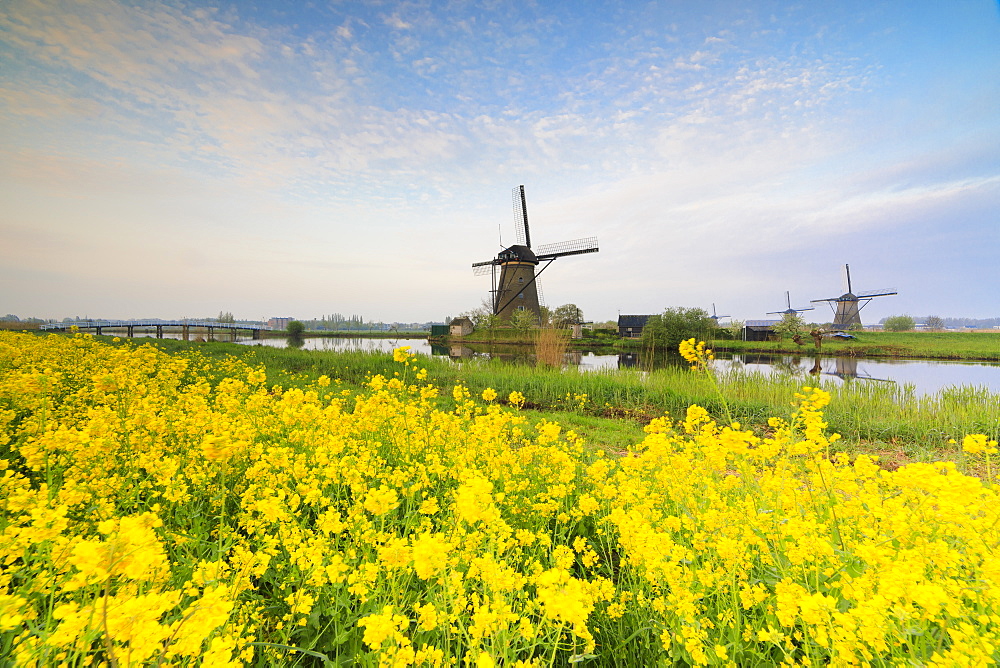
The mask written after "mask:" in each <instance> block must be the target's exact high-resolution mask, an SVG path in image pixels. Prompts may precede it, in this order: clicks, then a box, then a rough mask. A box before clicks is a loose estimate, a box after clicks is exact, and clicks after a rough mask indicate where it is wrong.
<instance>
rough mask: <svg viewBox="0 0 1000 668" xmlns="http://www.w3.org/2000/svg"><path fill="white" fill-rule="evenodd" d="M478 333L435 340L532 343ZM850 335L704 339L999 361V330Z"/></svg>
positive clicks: (743, 346)
mask: <svg viewBox="0 0 1000 668" xmlns="http://www.w3.org/2000/svg"><path fill="white" fill-rule="evenodd" d="M502 334H504V335H503V336H493V337H492V338H491V337H488V336H482V335H478V334H477V333H473V334H471V335H469V336H462V337H436V338H434V339H432V340H433V341H434V342H436V343H440V344H441V345H467V344H474V345H520V346H528V345H533V344H534V341H533V339H532V338H529V337H525V336H523V335H522V336H514V335H513V334H514V333H513V332H502ZM852 336H854V337H855V338H854V339H846V340H841V339H832V338H826V339H824V340H823V344H822V347H821V348H820V349H819V350H817V348H816V346H815V345H814V344H813V342H812V339H811V337H808V336H805V337H803V338H802V340H803V345H799V344H796V343H795V342H794V341H792V340H791V339H785V340H783V341H738V340H732V339H722V338H719V339H714V340H710V341H709V345H710V347H711V348H712V349H713V350H716V351H720V352H731V353H744V352H755V353H779V354H792V355H802V354H810V353H815V352H821V353H822V354H824V355H834V356H843V357H858V358H873V359H878V358H884V359H924V360H982V361H1000V332H852ZM568 346H569V348H570V349H571V350H593V351H598V350H601V351H603V350H607V351H609V352H610V351H629V350H642V348H643V343H642V341H641V340H640V339H622V338H617V337H609V336H596V337H595V336H586V337H584V338H582V339H569V341H568Z"/></svg>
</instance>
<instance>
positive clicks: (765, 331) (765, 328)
mask: <svg viewBox="0 0 1000 668" xmlns="http://www.w3.org/2000/svg"><path fill="white" fill-rule="evenodd" d="M779 322H781V321H780V320H747V321H746V322H744V323H743V340H744V341H768V340H770V339H771V338H772V337H774V336H775V332H774V326H775V325H777V324H778V323H779Z"/></svg>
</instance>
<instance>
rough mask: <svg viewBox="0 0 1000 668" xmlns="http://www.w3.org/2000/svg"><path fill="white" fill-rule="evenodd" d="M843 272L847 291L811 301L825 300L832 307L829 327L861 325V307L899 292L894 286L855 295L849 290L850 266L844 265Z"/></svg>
mask: <svg viewBox="0 0 1000 668" xmlns="http://www.w3.org/2000/svg"><path fill="white" fill-rule="evenodd" d="M844 273H845V274H846V277H847V292H845V293H844V294H842V295H840V296H839V297H829V298H827V299H813V300H812V303H814V304H815V303H817V302H827V303H829V304H830V308H832V309H833V325H832V327H831V329H838V330H844V329H850V328H851V326H852V325H859V326H860V325H861V309H863V308H864V307H865V306H867V305H868V302H870V301H871V300H872V299H874V298H875V297H885V296H887V295H895V294H899V293H897V292H896V290H895V289H894V288H887V289H885V290H870V291H868V292H865V293H863V294H859V295H856V294H854V292H853V291H852V290H851V266H850V265H848V264H845V265H844Z"/></svg>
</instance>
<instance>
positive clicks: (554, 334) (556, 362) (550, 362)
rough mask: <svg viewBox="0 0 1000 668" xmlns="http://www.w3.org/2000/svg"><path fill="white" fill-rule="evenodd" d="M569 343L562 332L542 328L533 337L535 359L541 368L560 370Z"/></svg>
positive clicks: (550, 328)
mask: <svg viewBox="0 0 1000 668" xmlns="http://www.w3.org/2000/svg"><path fill="white" fill-rule="evenodd" d="M568 345H569V341H567V339H566V333H565V332H564V331H563V330H560V329H555V328H554V327H544V328H542V329H539V330H538V333H537V334H536V335H535V359H536V361H537V362H538V364H539V365H541V366H550V367H555V368H557V369H561V368H562V366H563V362H564V361H565V359H566V347H567V346H568Z"/></svg>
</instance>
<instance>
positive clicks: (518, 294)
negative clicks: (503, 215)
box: [472, 186, 600, 321]
mask: <svg viewBox="0 0 1000 668" xmlns="http://www.w3.org/2000/svg"><path fill="white" fill-rule="evenodd" d="M514 229H515V232H516V233H517V243H516V244H515V245H513V246H509V247H507V248H504V247H503V246H501V249H502V250H501V251H500V252H499V253H498V254H497V256H496V257H495V258H493V259H492V260H487V261H485V262H476V263H474V264H473V265H472V269H473V271H474V272H475V274H476V275H477V276H480V275H484V274H487V273H488V274H491V276H492V281H493V283H492V285H493V287H492V290H491V292H492V294H493V299H492V302H493V314H494V315H498V316H500V318H501V320H507V321H509V320H510V318H511V316H512V315H513V314H514V313H515V312H516V311H531V312H532V313H534V314H535V317H536V318H540V317H541V312H540V310H539V308H538V292H539V290H538V276H539V275H540V274H541V273H542V272H543V271H545V270H546V269H548V267H549V265H550V264H552V262H553V261H554V260H555V259H556V258H560V257H564V256H566V255H582V254H583V253H596V252H598V250H600V249H599V248H598V247H597V237H587V238H586V239H574V240H572V241H563V242H561V243H556V244H548V245H545V246H539V248H538V252H537V253H536V252H535V251H533V250H532V249H531V232H530V230H529V229H528V206H527V204H526V202H525V201H524V186H518V187H516V188H514ZM542 262H544V263H545V266H543V267H542V268H541V269H539V270H538V271H535V268H536V267H537V266H538V265H539V264H541V263H542ZM497 267H500V278H499V281H498V280H497Z"/></svg>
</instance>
